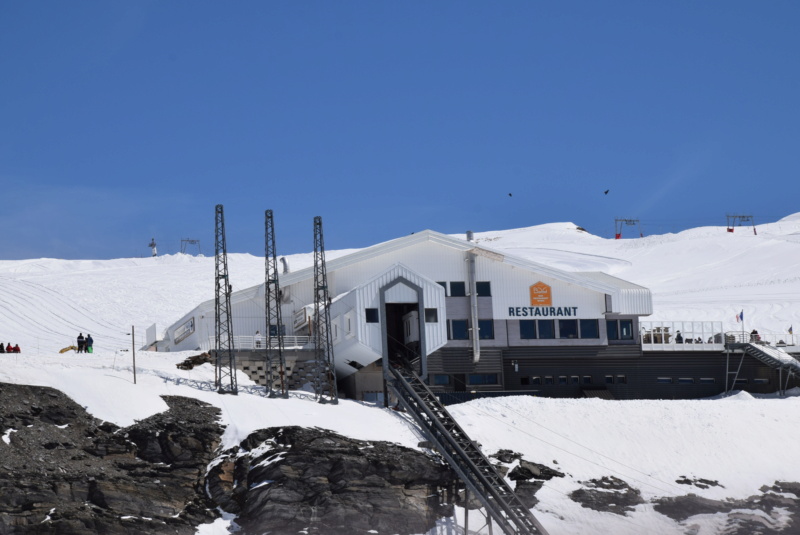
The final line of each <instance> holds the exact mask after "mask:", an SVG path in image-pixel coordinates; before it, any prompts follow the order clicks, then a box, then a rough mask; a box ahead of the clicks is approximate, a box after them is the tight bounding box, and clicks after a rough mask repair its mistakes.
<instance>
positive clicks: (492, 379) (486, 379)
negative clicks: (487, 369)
mask: <svg viewBox="0 0 800 535" xmlns="http://www.w3.org/2000/svg"><path fill="white" fill-rule="evenodd" d="M467 384H471V385H496V384H497V374H496V373H471V374H469V375H468V376H467Z"/></svg>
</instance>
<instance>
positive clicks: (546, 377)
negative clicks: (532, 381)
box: [544, 375, 553, 385]
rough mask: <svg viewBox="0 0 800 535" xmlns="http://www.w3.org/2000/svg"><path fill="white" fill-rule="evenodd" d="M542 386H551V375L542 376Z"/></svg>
mask: <svg viewBox="0 0 800 535" xmlns="http://www.w3.org/2000/svg"><path fill="white" fill-rule="evenodd" d="M544 384H546V385H551V384H553V376H552V375H545V376H544Z"/></svg>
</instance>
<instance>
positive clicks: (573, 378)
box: [569, 375, 580, 385]
mask: <svg viewBox="0 0 800 535" xmlns="http://www.w3.org/2000/svg"><path fill="white" fill-rule="evenodd" d="M569 384H571V385H577V384H580V377H578V376H577V375H573V376H571V377H570V378H569Z"/></svg>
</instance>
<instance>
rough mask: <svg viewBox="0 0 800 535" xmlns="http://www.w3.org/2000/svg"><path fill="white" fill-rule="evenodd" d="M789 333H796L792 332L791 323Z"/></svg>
mask: <svg viewBox="0 0 800 535" xmlns="http://www.w3.org/2000/svg"><path fill="white" fill-rule="evenodd" d="M789 334H794V333H793V332H792V326H791V325H789Z"/></svg>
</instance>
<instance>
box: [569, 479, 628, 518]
mask: <svg viewBox="0 0 800 535" xmlns="http://www.w3.org/2000/svg"><path fill="white" fill-rule="evenodd" d="M583 484H584V485H585V487H584V488H580V489H578V490H576V491H573V492H571V493H570V495H569V497H570V498H572V500H573V501H575V502H578V503H579V504H581V505H582V506H583V507H587V508H589V509H594V510H595V511H605V512H609V513H616V514H618V515H625V514H626V513H627V512H628V511H633V507H634V506H635V505H639V504H640V503H644V500H643V499H642V493H641V492H639V489H634V488H633V487H630V486H629V485H628V484H627V483H625V482H624V481H622V480H621V479H618V478H616V477H614V476H606V477H602V478H600V479H592V480H590V481H584V482H583Z"/></svg>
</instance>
